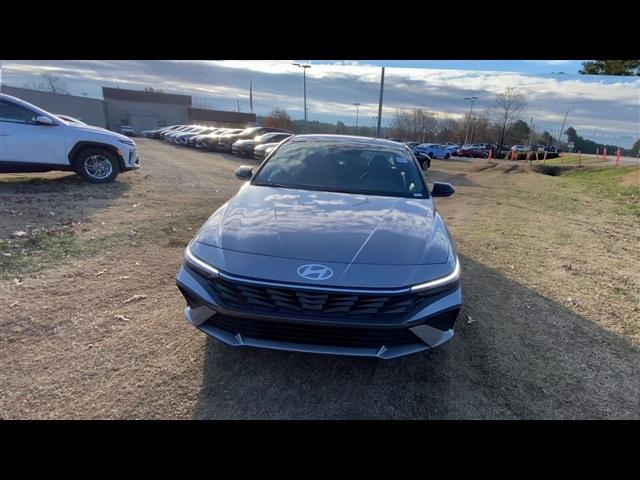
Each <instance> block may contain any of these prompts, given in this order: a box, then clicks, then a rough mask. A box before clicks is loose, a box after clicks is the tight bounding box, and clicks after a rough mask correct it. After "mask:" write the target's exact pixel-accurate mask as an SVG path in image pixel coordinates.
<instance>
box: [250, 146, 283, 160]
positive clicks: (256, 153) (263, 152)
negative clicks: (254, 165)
mask: <svg viewBox="0 0 640 480" xmlns="http://www.w3.org/2000/svg"><path fill="white" fill-rule="evenodd" d="M278 145H280V142H276V143H261V144H260V145H258V146H256V148H254V149H253V158H255V159H256V160H264V159H265V158H267V157H268V156H269V154H270V153H271V152H273V150H275V148H276V147H277V146H278Z"/></svg>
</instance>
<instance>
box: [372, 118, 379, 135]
mask: <svg viewBox="0 0 640 480" xmlns="http://www.w3.org/2000/svg"><path fill="white" fill-rule="evenodd" d="M371 118H373V125H372V127H371V133H372V134H373V133H375V132H374V129H375V127H376V122H377V121H378V117H371ZM372 136H373V135H372Z"/></svg>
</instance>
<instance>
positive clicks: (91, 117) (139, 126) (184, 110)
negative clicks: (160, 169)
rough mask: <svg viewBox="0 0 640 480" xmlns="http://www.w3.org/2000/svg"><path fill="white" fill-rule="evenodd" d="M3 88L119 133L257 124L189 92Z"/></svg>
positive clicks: (247, 116) (248, 115) (250, 116)
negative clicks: (203, 103)
mask: <svg viewBox="0 0 640 480" xmlns="http://www.w3.org/2000/svg"><path fill="white" fill-rule="evenodd" d="M1 90H2V93H6V94H7V95H12V96H14V97H18V98H21V99H22V100H25V101H27V102H29V103H33V104H34V105H37V106H38V107H40V108H42V109H44V110H47V111H48V112H51V113H54V114H55V113H59V114H63V115H69V116H71V117H75V118H78V119H79V120H82V121H83V122H85V123H88V124H89V125H95V126H98V127H103V128H108V129H109V130H113V131H116V132H117V131H119V130H120V127H122V126H123V125H127V126H131V127H133V128H134V130H136V131H138V132H141V131H142V130H148V129H152V128H156V127H164V126H169V125H175V124H181V125H187V124H191V123H194V124H199V125H211V126H220V127H236V128H244V127H247V126H253V125H256V115H255V114H254V113H241V112H227V111H223V110H209V109H204V108H194V107H192V99H191V96H190V95H177V94H173V93H164V92H156V91H145V90H128V89H125V88H109V87H102V96H103V100H100V99H96V98H87V97H77V96H74V95H63V94H59V93H51V92H43V91H40V90H30V89H27V88H18V87H10V86H8V85H2V88H1Z"/></svg>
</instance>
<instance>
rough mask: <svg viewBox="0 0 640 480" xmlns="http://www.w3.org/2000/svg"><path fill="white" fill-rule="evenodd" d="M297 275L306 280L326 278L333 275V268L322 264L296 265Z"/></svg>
mask: <svg viewBox="0 0 640 480" xmlns="http://www.w3.org/2000/svg"><path fill="white" fill-rule="evenodd" d="M298 275H300V276H301V277H302V278H306V279H307V280H326V279H327V278H331V277H332V276H333V270H331V269H330V268H329V267H325V266H324V265H318V264H315V263H309V264H307V265H302V266H300V267H298Z"/></svg>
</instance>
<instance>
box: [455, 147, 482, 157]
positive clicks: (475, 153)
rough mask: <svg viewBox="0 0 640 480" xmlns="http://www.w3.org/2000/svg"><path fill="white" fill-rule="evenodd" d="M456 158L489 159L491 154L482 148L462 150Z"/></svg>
mask: <svg viewBox="0 0 640 480" xmlns="http://www.w3.org/2000/svg"><path fill="white" fill-rule="evenodd" d="M456 156H457V157H465V158H489V153H488V152H487V150H484V149H482V148H461V149H460V150H458V151H457V152H456Z"/></svg>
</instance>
